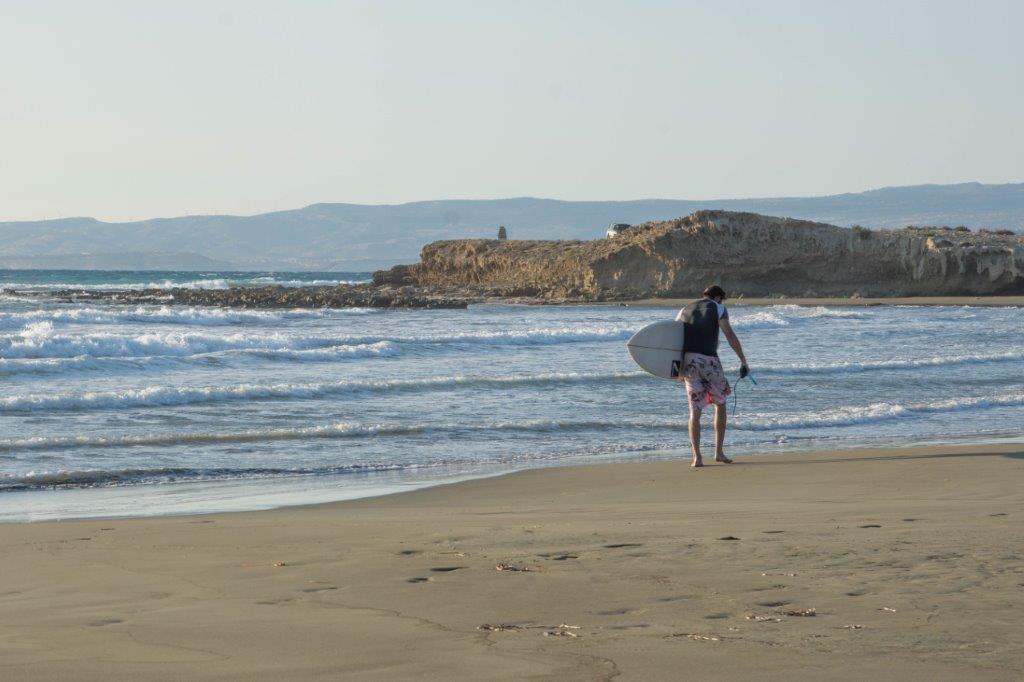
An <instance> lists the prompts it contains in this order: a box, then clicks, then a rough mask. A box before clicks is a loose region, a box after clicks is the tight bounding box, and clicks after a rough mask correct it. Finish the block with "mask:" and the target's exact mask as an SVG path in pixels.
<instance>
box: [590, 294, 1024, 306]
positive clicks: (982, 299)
mask: <svg viewBox="0 0 1024 682" xmlns="http://www.w3.org/2000/svg"><path fill="white" fill-rule="evenodd" d="M693 298H696V296H695V297H693ZM693 298H645V299H640V300H636V301H629V302H628V304H629V305H673V306H674V305H678V306H684V305H686V304H687V303H689V302H690V301H692V300H693ZM728 303H729V304H730V305H761V306H763V305H813V306H832V305H852V306H878V305H923V306H937V305H938V306H946V305H970V306H984V307H986V308H989V307H1014V308H1016V307H1019V306H1024V296H893V297H887V298H864V297H857V298H852V297H844V298H835V297H832V298H826V297H820V298H796V297H794V298H786V297H778V298H743V297H739V298H731V299H729V301H728ZM609 305H618V304H617V303H612V304H609Z"/></svg>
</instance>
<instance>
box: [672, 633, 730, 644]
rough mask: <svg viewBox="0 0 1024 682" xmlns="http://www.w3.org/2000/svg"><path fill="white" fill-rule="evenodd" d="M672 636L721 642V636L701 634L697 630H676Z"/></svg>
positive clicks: (697, 640) (699, 640)
mask: <svg viewBox="0 0 1024 682" xmlns="http://www.w3.org/2000/svg"><path fill="white" fill-rule="evenodd" d="M671 636H672V637H685V638H686V639H692V640H693V641H695V642H721V641H722V638H721V637H719V636H718V635H702V634H700V633H697V632H677V633H675V634H673V635H671Z"/></svg>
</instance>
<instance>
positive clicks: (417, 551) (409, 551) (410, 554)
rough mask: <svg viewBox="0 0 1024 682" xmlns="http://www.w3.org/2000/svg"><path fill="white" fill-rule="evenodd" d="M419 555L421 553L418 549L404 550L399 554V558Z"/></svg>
mask: <svg viewBox="0 0 1024 682" xmlns="http://www.w3.org/2000/svg"><path fill="white" fill-rule="evenodd" d="M419 553H420V551H419V550H418V549H403V550H402V551H401V552H399V553H398V555H399V556H412V555H413V554H419Z"/></svg>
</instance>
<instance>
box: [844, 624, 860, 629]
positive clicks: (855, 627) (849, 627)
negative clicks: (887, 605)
mask: <svg viewBox="0 0 1024 682" xmlns="http://www.w3.org/2000/svg"><path fill="white" fill-rule="evenodd" d="M843 629H844V630H863V629H864V626H863V625H853V624H850V625H844V626H843Z"/></svg>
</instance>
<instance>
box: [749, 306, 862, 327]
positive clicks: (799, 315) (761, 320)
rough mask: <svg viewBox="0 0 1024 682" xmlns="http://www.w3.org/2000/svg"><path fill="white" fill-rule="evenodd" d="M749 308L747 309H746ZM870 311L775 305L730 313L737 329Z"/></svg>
mask: <svg viewBox="0 0 1024 682" xmlns="http://www.w3.org/2000/svg"><path fill="white" fill-rule="evenodd" d="M748 310H749V309H748ZM869 316H870V313H866V312H863V311H859V310H846V309H838V308H826V307H824V306H814V307H808V306H799V305H775V306H769V307H765V308H760V309H756V310H751V311H750V312H747V310H744V311H743V312H739V311H737V312H733V313H730V317H731V319H732V325H733V326H734V327H736V328H738V329H757V328H761V327H788V326H789V325H790V324H793V323H794V322H803V321H807V320H817V319H866V318H868V317H869Z"/></svg>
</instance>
